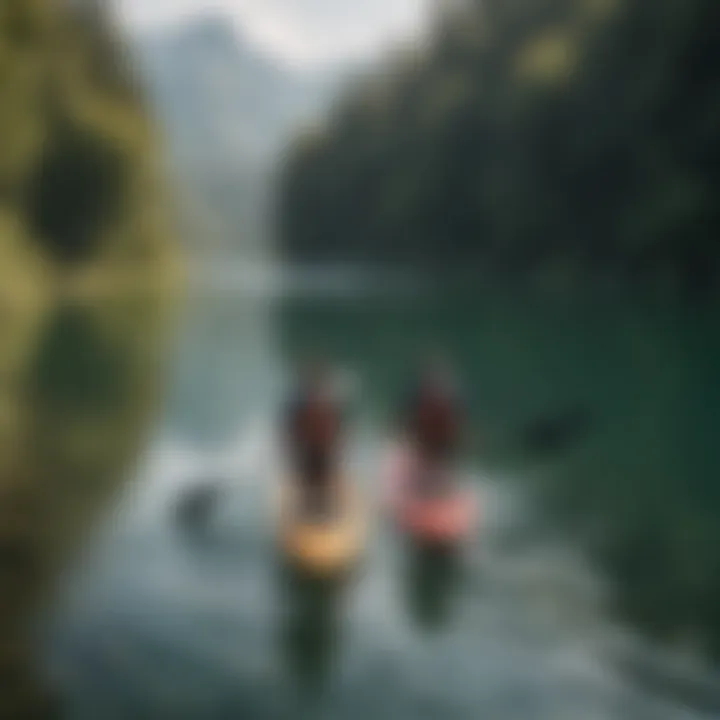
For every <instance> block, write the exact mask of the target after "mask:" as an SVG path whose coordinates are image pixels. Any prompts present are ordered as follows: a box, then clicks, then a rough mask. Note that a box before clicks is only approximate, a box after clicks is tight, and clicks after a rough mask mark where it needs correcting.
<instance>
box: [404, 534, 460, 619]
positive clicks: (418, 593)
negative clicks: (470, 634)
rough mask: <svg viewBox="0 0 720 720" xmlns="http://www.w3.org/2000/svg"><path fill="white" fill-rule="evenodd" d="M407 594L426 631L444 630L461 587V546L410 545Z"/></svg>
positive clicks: (410, 604) (409, 608) (414, 613)
mask: <svg viewBox="0 0 720 720" xmlns="http://www.w3.org/2000/svg"><path fill="white" fill-rule="evenodd" d="M407 551H408V557H407V566H406V594H407V603H408V611H409V613H410V615H411V617H412V619H413V620H414V622H415V623H416V624H417V625H418V626H419V627H420V628H421V629H423V630H425V631H426V632H434V631H436V630H440V629H441V628H442V627H443V626H444V625H445V624H446V623H447V622H448V621H449V620H450V618H451V616H452V612H453V610H454V602H453V601H454V600H455V597H456V595H457V591H458V589H459V586H458V581H459V579H460V575H461V572H460V571H461V557H460V554H459V553H458V551H457V548H455V547H452V546H436V545H417V544H414V545H412V544H411V545H409V546H408V548H407Z"/></svg>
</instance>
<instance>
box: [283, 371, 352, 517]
mask: <svg viewBox="0 0 720 720" xmlns="http://www.w3.org/2000/svg"><path fill="white" fill-rule="evenodd" d="M332 381H333V377H332V373H331V372H330V371H329V369H328V368H327V366H326V365H325V364H324V363H323V362H322V361H317V360H315V361H312V362H310V363H309V364H308V365H307V366H306V367H305V369H304V372H303V373H301V374H300V376H299V378H298V381H297V383H296V387H295V388H294V390H293V392H292V394H291V397H290V400H289V402H288V404H287V406H286V408H285V413H284V436H285V442H286V447H287V451H288V455H289V459H290V463H291V466H292V471H293V475H294V477H295V479H296V481H297V484H298V490H299V492H300V494H301V497H302V499H303V502H302V506H303V507H304V509H305V510H306V511H307V512H310V513H312V514H313V515H315V514H320V515H325V514H327V513H329V512H331V511H332V508H333V502H332V500H333V497H334V492H333V491H334V489H335V487H336V480H337V479H338V478H337V475H338V472H337V464H338V463H337V461H338V455H339V444H340V439H341V431H342V425H343V422H342V409H341V403H340V401H339V399H338V397H337V394H336V392H335V388H334V387H333V382H332Z"/></svg>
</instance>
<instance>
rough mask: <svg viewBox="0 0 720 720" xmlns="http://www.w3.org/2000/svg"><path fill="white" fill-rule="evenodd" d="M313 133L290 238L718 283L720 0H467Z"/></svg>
mask: <svg viewBox="0 0 720 720" xmlns="http://www.w3.org/2000/svg"><path fill="white" fill-rule="evenodd" d="M445 5H447V6H448V8H449V9H448V10H447V11H446V12H444V13H443V14H442V20H441V21H440V22H438V25H437V28H436V30H435V32H434V35H433V37H432V39H431V42H430V43H429V44H428V45H426V47H425V48H424V49H422V50H418V51H416V52H414V53H412V52H411V53H405V54H404V55H403V56H401V57H398V58H396V59H395V60H394V61H393V62H392V63H388V64H387V65H386V66H385V67H384V68H381V70H380V71H377V72H376V73H375V74H374V76H373V77H371V78H368V80H367V82H365V84H364V86H363V87H362V88H361V89H359V90H358V89H356V90H354V91H352V92H350V93H349V95H348V97H347V98H346V99H345V100H344V102H342V103H340V105H339V107H338V108H337V110H336V112H335V114H334V116H333V117H332V119H331V120H330V121H329V123H328V124H327V126H326V127H324V128H323V129H322V130H320V131H318V132H316V133H315V134H314V135H312V136H311V135H307V136H305V137H303V138H301V139H300V140H299V141H298V143H297V145H296V147H295V150H294V153H293V156H292V157H291V158H290V160H289V162H288V164H287V169H286V172H285V175H284V180H283V200H282V204H281V208H280V212H281V228H280V234H281V242H282V245H283V247H284V250H285V252H286V255H287V256H288V257H289V258H291V259H295V260H301V261H326V262H362V263H381V262H384V263H402V264H403V265H405V266H411V267H416V268H420V269H423V268H431V269H436V268H438V267H443V268H445V269H446V270H453V269H455V270H460V269H463V270H466V271H470V274H471V276H472V277H483V278H490V279H495V280H498V281H503V280H506V279H510V280H514V281H520V282H524V281H526V280H530V279H532V280H533V282H535V281H541V282H542V283H549V284H550V285H551V286H553V285H555V284H558V283H559V284H560V285H562V286H567V285H570V286H571V287H576V286H578V285H579V284H584V283H586V282H587V280H588V279H590V278H593V279H596V280H598V281H602V282H604V283H607V282H609V283H611V284H612V285H613V286H617V285H619V284H622V285H632V286H633V287H644V286H646V285H647V284H648V283H650V284H651V285H653V286H657V285H658V284H659V285H660V286H661V287H672V288H676V289H679V290H680V291H682V292H686V291H690V292H695V291H705V290H707V289H708V288H711V287H713V286H714V284H715V283H716V282H717V280H718V271H719V269H720V252H718V244H717V240H716V235H717V232H718V227H719V226H720V216H719V214H718V213H719V211H718V206H717V203H716V190H717V188H718V180H719V179H720V178H719V173H720V169H719V168H720V162H719V160H720V158H719V157H718V154H719V143H718V136H719V135H718V127H720V89H719V87H718V83H717V70H718V65H719V62H720V46H719V45H718V43H717V39H716V36H715V28H716V27H717V25H718V22H719V21H720V6H718V4H717V2H715V0H582V1H581V0H532V1H531V0H484V1H483V2H480V1H479V0H468V1H467V2H461V3H454V4H451V3H446V4H445Z"/></svg>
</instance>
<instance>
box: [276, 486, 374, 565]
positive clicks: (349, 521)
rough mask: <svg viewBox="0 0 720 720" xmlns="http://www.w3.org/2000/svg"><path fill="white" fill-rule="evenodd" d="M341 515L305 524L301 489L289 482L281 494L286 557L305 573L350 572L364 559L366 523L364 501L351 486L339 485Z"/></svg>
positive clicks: (281, 543)
mask: <svg viewBox="0 0 720 720" xmlns="http://www.w3.org/2000/svg"><path fill="white" fill-rule="evenodd" d="M337 492H338V493H339V495H340V497H339V500H340V508H341V510H340V513H339V514H338V515H336V516H335V517H334V518H333V519H332V520H329V521H327V522H320V521H316V520H309V519H308V520H305V519H303V518H302V517H301V516H300V514H299V512H298V507H299V504H298V502H297V500H298V498H297V489H296V487H295V486H294V485H293V484H292V483H290V482H285V483H283V484H282V485H281V487H280V492H279V507H280V517H279V529H280V530H279V534H280V538H279V540H280V546H281V549H282V552H283V553H284V555H285V556H286V557H287V558H288V559H289V560H290V561H292V563H293V564H295V565H296V566H298V567H299V568H301V569H302V570H304V571H306V572H309V573H312V574H317V575H332V574H334V573H337V572H341V571H343V570H346V569H348V568H349V567H350V566H351V565H352V564H353V563H354V562H355V561H356V560H357V559H358V557H359V556H360V553H361V552H362V549H363V544H364V540H365V523H364V518H363V510H362V506H361V502H360V497H359V495H358V493H357V491H356V490H355V489H354V488H353V487H352V485H351V484H350V483H349V482H346V481H341V482H339V483H338V484H337Z"/></svg>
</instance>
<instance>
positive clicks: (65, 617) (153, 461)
mask: <svg viewBox="0 0 720 720" xmlns="http://www.w3.org/2000/svg"><path fill="white" fill-rule="evenodd" d="M697 322H698V325H699V326H701V325H702V323H703V322H704V320H703V318H701V317H698V318H697ZM706 337H707V334H706V333H705V332H704V330H701V329H697V330H696V331H695V330H693V328H692V327H690V326H689V325H688V323H687V322H686V319H684V318H680V317H678V316H674V315H673V314H672V313H669V311H662V312H661V311H660V310H657V311H650V310H648V311H643V312H639V311H638V312H637V313H634V314H630V313H622V312H620V311H619V310H618V309H613V308H612V307H611V306H610V305H608V304H607V303H605V304H602V305H599V304H596V305H594V306H589V305H578V304H574V303H567V302H559V301H554V302H549V301H548V302H547V303H546V304H543V303H538V302H529V301H526V302H522V301H520V300H518V299H517V298H516V299H515V300H514V301H513V302H510V301H507V300H499V299H497V298H495V299H494V300H492V301H490V300H488V299H482V298H479V297H474V298H468V297H464V298H459V299H455V300H448V299H447V298H445V299H444V300H439V299H438V298H433V297H430V296H421V297H417V296H413V295H407V296H404V297H400V298H388V297H387V296H383V295H372V294H367V295H365V296H362V295H358V294H353V295H348V296H345V297H342V296H332V297H330V296H328V295H323V296H320V297H319V296H317V295H315V296H312V295H305V296H304V297H297V296H296V297H287V296H286V297H277V296H274V297H269V296H266V295H265V294H263V293H258V292H255V293H253V294H252V295H250V296H249V295H248V294H247V293H244V292H241V291H240V290H233V289H232V288H231V289H229V290H228V288H225V289H224V290H223V292H204V293H199V294H198V297H196V298H194V299H193V300H192V301H191V302H190V303H189V304H188V308H187V313H186V319H185V323H184V329H183V332H182V333H181V337H180V338H179V340H178V349H177V352H176V354H175V358H174V363H173V368H172V380H171V383H170V393H169V397H168V400H167V407H166V413H165V416H164V419H163V422H162V423H160V424H159V425H158V427H157V433H156V438H155V440H154V441H153V442H152V443H151V445H150V448H149V450H148V453H147V457H145V458H143V461H142V463H141V465H140V467H139V468H138V471H137V476H136V477H135V479H134V481H133V483H132V485H131V487H130V488H129V489H128V491H127V492H126V494H125V496H124V498H123V500H122V502H121V503H120V505H119V508H118V510H117V512H116V513H115V514H114V515H113V516H112V517H111V518H109V519H108V521H107V523H106V525H105V526H104V527H103V528H101V529H100V531H99V539H98V543H97V547H96V548H95V549H94V550H93V552H92V553H91V554H90V555H89V556H88V557H87V558H86V559H85V560H84V562H83V563H82V564H81V566H80V567H79V568H78V570H77V572H76V573H75V574H74V575H73V576H72V578H69V579H68V589H67V590H66V591H65V592H64V594H63V599H62V602H60V603H59V605H58V607H57V609H56V612H55V615H54V618H53V622H52V624H51V628H50V631H49V634H48V639H47V665H48V672H49V674H50V676H51V678H52V680H53V681H54V683H55V684H56V686H57V687H58V688H59V690H60V692H61V693H62V695H63V697H64V698H65V701H66V709H67V717H68V718H71V719H72V720H85V719H87V720H96V719H97V718H103V720H114V718H118V719H120V718H122V719H123V720H125V719H126V718H130V717H132V718H137V719H138V720H140V719H141V718H157V719H158V720H165V719H168V720H169V719H170V718H172V719H173V720H183V719H187V720H195V719H197V720H200V719H203V720H206V719H208V718H243V719H247V720H252V719H254V718H258V719H260V720H264V719H265V718H296V717H297V718H304V717H312V718H337V720H352V719H353V718H358V720H360V719H361V718H362V719H365V718H369V717H372V718H375V719H376V720H381V719H384V718H387V719H388V720H405V719H407V720H410V719H411V718H412V719H413V720H419V719H421V718H428V719H430V718H438V719H440V718H443V719H445V720H460V719H468V720H476V719H478V718H483V717H487V718H492V720H513V719H516V718H517V720H521V719H522V720H528V719H530V718H537V719H541V720H542V719H545V718H547V720H565V719H567V720H581V719H582V720H585V719H587V720H591V719H595V718H597V719H598V720H605V719H608V720H610V719H613V720H615V719H617V720H644V719H645V718H647V720H663V719H664V718H678V719H682V718H695V717H698V718H699V717H706V715H702V714H700V711H699V710H697V711H691V710H690V709H686V708H683V706H682V704H681V703H680V701H679V700H674V699H673V698H672V697H667V696H665V695H664V694H662V697H661V693H660V692H656V691H654V690H653V688H652V687H647V686H640V685H636V684H635V683H634V682H633V680H632V679H631V678H630V677H629V676H626V675H624V674H623V673H622V672H621V671H620V670H619V669H618V667H617V665H616V664H615V663H613V662H611V658H610V656H609V655H608V653H607V652H606V646H607V640H608V638H611V637H613V636H614V635H615V633H616V632H617V627H616V625H614V623H612V622H611V621H610V620H609V619H608V613H607V611H606V594H607V590H608V588H607V587H606V584H605V583H603V582H600V573H598V572H596V571H594V570H593V569H592V568H591V567H590V565H589V563H588V562H587V561H585V560H584V559H583V557H581V556H580V554H579V552H578V551H577V548H575V547H574V543H569V542H568V541H567V540H566V539H565V540H563V539H558V536H559V535H558V534H557V533H553V532H551V530H552V528H549V527H548V524H547V523H544V524H543V523H540V524H538V523H537V522H536V520H535V519H534V517H533V514H532V513H529V512H528V511H527V508H526V503H525V501H526V500H527V498H528V497H530V493H529V492H528V491H529V489H530V488H532V487H534V486H536V485H537V483H541V482H543V479H544V478H546V477H547V476H550V477H552V476H554V475H558V476H560V475H562V474H563V473H564V474H567V473H570V472H572V473H576V474H578V477H581V476H582V474H583V473H589V472H594V473H600V472H607V473H611V474H614V475H621V476H623V477H625V478H633V482H635V483H637V484H638V487H639V488H640V489H642V488H643V487H646V486H647V487H649V484H650V482H651V481H652V482H654V483H658V482H659V483H660V484H661V485H664V486H668V487H671V486H672V483H671V481H670V480H671V479H672V478H673V477H674V476H675V475H676V474H677V473H678V472H681V471H684V472H688V468H691V469H692V471H693V472H710V471H712V470H713V468H714V469H715V471H717V469H718V468H720V464H717V465H713V463H715V462H716V461H717V457H716V456H711V455H710V454H709V453H708V452H707V451H706V450H705V448H706V447H707V445H706V443H705V442H704V440H705V438H706V436H702V433H708V432H710V430H709V428H710V427H712V423H714V422H715V421H716V420H717V419H718V418H717V417H711V414H712V413H713V412H716V411H715V410H712V409H711V408H713V407H715V408H716V407H719V406H720V402H716V404H715V405H714V406H713V405H712V403H711V402H710V401H711V400H712V398H709V397H708V393H711V392H714V393H715V398H714V399H715V400H716V401H717V400H718V399H719V398H717V394H718V392H717V388H714V386H712V384H711V383H710V382H709V379H710V377H711V374H712V373H713V368H714V367H715V365H714V364H713V360H712V353H713V352H714V353H717V348H708V347H707V345H706V344H705V345H704V344H703V343H707V341H706V339H705V338H706ZM437 346H441V347H443V348H446V349H448V350H449V351H450V352H451V353H452V355H453V357H455V358H457V360H458V364H459V366H460V369H461V371H462V373H463V376H464V378H465V382H466V385H467V391H468V398H469V406H470V410H471V416H472V419H473V431H472V433H471V438H470V439H471V447H470V450H471V452H470V458H469V460H468V467H467V472H468V475H469V477H471V478H472V480H473V481H474V487H475V488H476V489H477V492H478V495H479V496H480V497H481V498H482V501H483V504H484V509H485V517H486V523H485V525H484V527H483V530H482V532H480V533H478V536H477V538H476V539H475V540H474V542H473V543H472V545H471V547H469V548H468V552H467V554H466V556H465V557H464V558H463V559H462V562H461V563H460V564H459V566H457V567H455V566H451V565H449V564H448V563H446V562H443V561H442V560H441V559H437V558H434V559H433V558H423V557H418V556H417V554H414V553H413V552H411V551H410V550H409V549H407V548H405V547H403V546H402V544H401V543H400V542H399V540H398V538H397V537H395V536H394V535H393V534H392V532H391V529H390V528H387V527H385V526H384V525H383V523H382V522H381V521H380V520H378V519H375V520H374V521H373V523H374V524H373V528H372V532H371V541H370V543H369V547H368V549H367V556H366V559H365V563H364V565H363V567H362V569H361V572H360V573H359V574H358V576H357V578H356V579H355V580H354V582H353V583H352V584H350V585H348V586H347V587H345V588H344V589H343V590H342V591H320V590H318V589H316V588H308V587H295V586H293V587H288V586H287V584H286V583H285V582H284V578H283V577H282V575H281V573H280V572H279V569H278V567H277V564H276V562H275V556H274V554H273V545H272V540H273V535H272V533H273V527H272V523H271V519H270V518H271V516H270V512H271V502H270V491H271V488H272V482H273V479H274V477H275V476H276V458H275V457H274V452H273V447H272V431H271V430H272V413H273V408H274V403H275V402H276V401H277V399H278V397H279V394H280V392H281V387H282V379H283V373H284V370H285V368H286V366H287V365H288V361H289V359H290V358H292V357H294V356H295V355H296V354H297V353H300V352H304V351H306V350H312V349H315V348H318V347H320V348H323V349H324V350H326V351H327V352H330V353H332V354H333V356H335V357H338V358H339V360H340V361H341V362H342V363H343V364H344V366H345V367H346V368H347V369H348V371H349V372H350V373H351V374H352V377H355V378H356V380H357V382H356V384H357V385H358V392H357V397H356V399H357V401H356V403H355V414H354V417H355V422H354V427H353V433H352V439H351V443H350V448H349V462H350V463H351V464H352V467H353V468H354V470H353V472H354V475H355V477H357V479H358V482H359V483H360V484H362V486H363V487H364V488H365V489H366V492H367V494H368V496H369V497H373V496H374V495H375V491H376V489H377V488H376V485H377V475H378V474H377V468H376V465H377V458H378V454H379V450H380V447H381V443H382V438H383V434H384V430H383V427H384V425H385V420H386V418H387V415H388V412H389V411H390V410H391V408H392V402H393V400H394V398H395V397H396V396H397V394H398V393H399V392H400V391H401V390H402V388H403V385H404V383H405V382H406V380H407V368H408V367H409V365H410V364H411V363H412V361H413V359H414V358H417V356H418V353H419V352H421V351H424V350H425V349H427V348H433V347H437ZM714 357H715V359H716V360H717V358H718V357H720V355H718V354H715V356H714ZM710 387H712V388H713V389H710V390H709V389H708V388H710ZM568 413H569V414H570V415H569V416H570V417H575V418H582V422H581V423H573V424H572V426H573V428H575V430H573V432H572V433H569V432H567V431H563V428H562V422H561V420H562V418H563V416H566V415H568ZM558 418H560V420H558ZM548 423H549V427H550V430H549V431H548V429H547V427H548ZM558 423H559V425H558ZM688 425H690V426H691V427H688ZM578 426H581V427H582V428H584V430H583V432H579V431H577V427H578ZM715 427H717V424H715ZM538 428H539V429H538ZM553 428H554V430H553ZM558 428H559V429H558ZM548 432H550V436H549V439H548ZM573 433H574V434H573ZM699 435H700V436H701V437H698V436H699ZM549 445H552V446H553V452H552V453H550V454H548V453H547V452H546V450H547V448H548V446H549ZM703 453H705V454H704V455H703ZM664 478H667V482H663V479H664ZM205 480H213V481H218V482H220V483H221V485H222V487H223V495H222V501H221V502H220V503H219V505H218V507H217V508H216V511H215V512H214V513H213V515H212V518H211V520H210V522H209V524H208V526H207V527H206V528H203V529H202V530H198V531H194V532H190V531H188V530H186V529H183V528H182V527H179V526H178V524H177V522H176V518H175V515H174V512H173V511H174V507H175V503H176V502H177V499H178V497H180V496H181V495H182V493H183V492H184V491H186V490H187V489H188V488H189V487H191V486H192V485H193V484H195V483H197V482H200V481H205ZM598 502H601V499H598ZM560 537H561V534H560Z"/></svg>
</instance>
